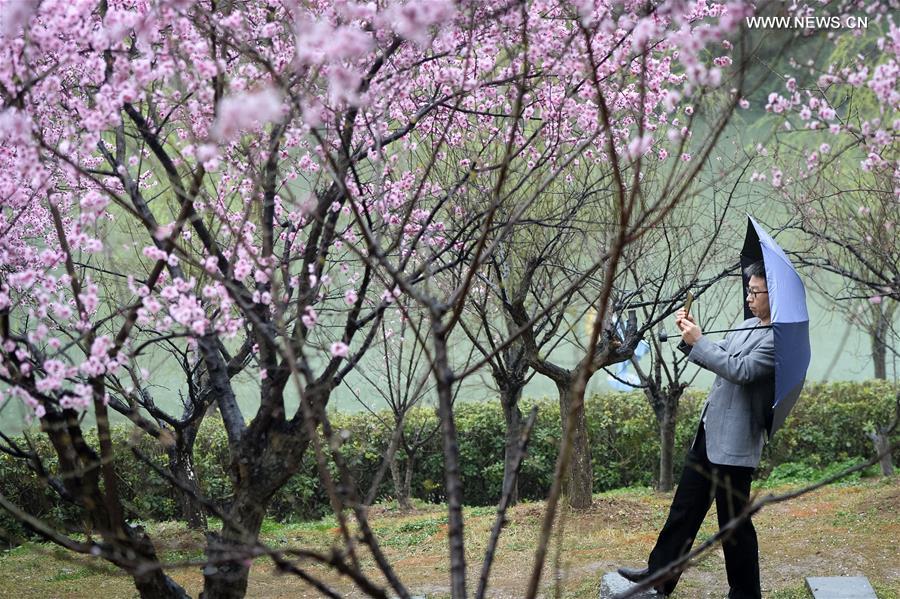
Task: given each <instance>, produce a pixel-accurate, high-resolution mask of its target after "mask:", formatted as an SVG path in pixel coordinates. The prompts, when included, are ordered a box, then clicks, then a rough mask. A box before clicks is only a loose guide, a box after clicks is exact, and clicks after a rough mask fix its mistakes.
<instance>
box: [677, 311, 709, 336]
mask: <svg viewBox="0 0 900 599" xmlns="http://www.w3.org/2000/svg"><path fill="white" fill-rule="evenodd" d="M675 326H677V327H678V330H679V331H681V339H682V340H683V341H684V342H685V343H687V344H688V345H694V344H695V343H697V342H698V341H700V337H702V336H703V331H701V330H700V327H698V326H697V323H696V322H695V321H694V317H693V316H691V315H690V314H688V313H687V312H685V311H684V308H682V309H680V310H679V311H678V312H676V313H675Z"/></svg>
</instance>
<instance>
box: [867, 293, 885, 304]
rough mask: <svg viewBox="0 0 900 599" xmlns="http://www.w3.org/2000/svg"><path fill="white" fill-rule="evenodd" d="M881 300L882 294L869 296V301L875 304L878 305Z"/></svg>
mask: <svg viewBox="0 0 900 599" xmlns="http://www.w3.org/2000/svg"><path fill="white" fill-rule="evenodd" d="M881 301H882V297H881V296H880V295H873V296H872V297H870V298H869V303H870V304H874V305H876V306H877V305H878V304H880V303H881Z"/></svg>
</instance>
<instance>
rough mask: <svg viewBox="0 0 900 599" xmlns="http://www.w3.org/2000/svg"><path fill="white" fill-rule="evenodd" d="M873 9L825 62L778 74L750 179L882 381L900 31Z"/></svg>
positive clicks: (890, 339)
mask: <svg viewBox="0 0 900 599" xmlns="http://www.w3.org/2000/svg"><path fill="white" fill-rule="evenodd" d="M869 8H870V11H869V12H870V14H872V18H871V22H870V26H869V28H868V29H867V30H866V31H865V32H862V31H859V32H857V34H856V35H853V34H850V33H845V34H843V35H841V36H840V37H838V38H837V39H833V40H824V39H823V40H821V41H822V42H823V43H828V44H829V46H830V47H831V50H830V51H829V52H825V53H824V58H821V59H818V60H816V59H811V60H809V61H808V62H806V63H805V64H798V63H797V62H795V61H791V62H790V63H789V64H787V65H785V66H784V67H783V69H781V70H782V81H783V85H784V88H783V90H779V91H772V92H771V93H770V95H769V98H768V103H767V105H766V108H767V110H768V111H770V112H771V113H772V114H773V116H774V117H775V120H774V122H775V123H776V124H777V125H778V131H777V132H776V134H775V135H774V136H773V140H774V143H773V144H772V146H773V147H772V149H771V154H772V158H771V162H772V164H771V170H770V171H769V172H761V173H756V174H755V177H754V178H756V179H757V180H760V181H763V182H765V183H766V184H768V185H769V186H771V188H773V189H774V192H775V194H777V197H779V198H780V199H781V200H782V201H783V202H784V203H785V204H786V205H788V206H789V207H790V208H791V209H792V211H793V212H794V213H795V214H796V218H795V219H794V220H793V222H792V228H794V229H795V230H797V231H799V232H800V233H801V235H802V238H803V239H805V240H806V241H807V242H808V246H807V247H806V248H805V249H804V250H803V251H801V252H799V253H798V257H799V258H800V259H801V260H802V261H803V262H804V263H805V264H807V265H808V266H809V267H810V268H812V269H819V270H822V271H825V272H828V273H831V275H833V277H832V279H826V280H824V281H823V283H822V284H821V285H819V287H820V288H821V291H823V292H824V294H825V295H826V297H830V298H831V299H832V300H834V305H835V306H837V307H839V308H843V311H844V312H845V313H846V315H847V317H848V318H849V319H850V320H851V321H852V322H856V323H857V324H859V325H861V326H862V327H863V328H864V329H865V330H866V331H867V332H868V333H869V335H870V337H871V340H872V360H873V365H874V374H875V376H876V377H877V378H884V377H885V376H886V370H887V369H886V358H887V355H888V354H890V353H891V352H892V351H894V352H895V351H896V349H895V345H896V333H895V332H894V327H893V320H894V318H893V315H894V313H895V310H896V305H897V304H896V302H897V300H898V298H900V293H898V290H900V271H898V268H897V265H898V263H900V246H898V244H897V234H896V227H897V224H898V222H900V166H898V165H900V163H898V147H900V146H898V143H897V140H898V136H900V112H898V109H897V107H898V106H900V87H898V80H900V62H898V58H900V28H898V26H897V24H896V23H895V22H894V18H893V17H892V16H890V15H889V14H886V13H885V12H884V9H886V8H887V7H886V5H881V6H878V5H875V4H871V5H869ZM895 8H896V7H895ZM820 37H821V36H820ZM788 139H789V140H790V141H789V142H788V141H787V140H788ZM834 279H836V280H837V281H838V283H837V285H835V284H834V283H833V282H831V281H832V280H834Z"/></svg>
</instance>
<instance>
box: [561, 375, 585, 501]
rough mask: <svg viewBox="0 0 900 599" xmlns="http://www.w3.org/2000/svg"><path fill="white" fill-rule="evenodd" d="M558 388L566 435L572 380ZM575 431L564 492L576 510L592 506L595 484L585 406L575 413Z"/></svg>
mask: <svg viewBox="0 0 900 599" xmlns="http://www.w3.org/2000/svg"><path fill="white" fill-rule="evenodd" d="M556 388H557V389H558V390H559V410H560V417H561V420H562V432H563V435H565V434H566V426H567V421H568V414H569V405H570V404H571V400H572V385H571V381H570V382H569V383H568V384H566V383H557V384H556ZM582 405H583V404H582ZM573 432H574V436H573V443H572V460H571V462H570V463H569V473H568V475H567V476H566V479H565V480H564V481H563V492H564V493H565V495H566V497H567V498H568V502H569V506H570V507H572V508H573V509H576V510H583V509H587V508H589V507H591V503H592V498H591V493H592V491H593V484H594V471H593V468H592V467H591V446H590V440H589V439H588V433H587V421H586V420H585V417H584V408H583V407H582V408H581V409H579V410H578V411H577V413H576V414H575V430H574V431H573Z"/></svg>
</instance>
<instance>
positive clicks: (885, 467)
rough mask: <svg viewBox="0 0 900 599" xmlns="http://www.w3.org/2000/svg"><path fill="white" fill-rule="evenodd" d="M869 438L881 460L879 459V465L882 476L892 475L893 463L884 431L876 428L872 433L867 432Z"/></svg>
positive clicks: (889, 445)
mask: <svg viewBox="0 0 900 599" xmlns="http://www.w3.org/2000/svg"><path fill="white" fill-rule="evenodd" d="M869 438H870V439H871V440H872V443H873V444H874V445H875V455H880V456H881V460H880V461H879V464H880V465H881V474H882V475H884V476H893V475H894V464H893V462H892V461H891V452H890V447H891V442H890V439H889V438H888V436H887V435H886V434H885V431H884V430H882V429H880V428H876V429H875V432H874V433H869Z"/></svg>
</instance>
